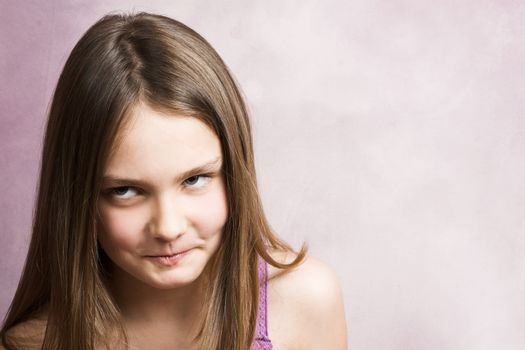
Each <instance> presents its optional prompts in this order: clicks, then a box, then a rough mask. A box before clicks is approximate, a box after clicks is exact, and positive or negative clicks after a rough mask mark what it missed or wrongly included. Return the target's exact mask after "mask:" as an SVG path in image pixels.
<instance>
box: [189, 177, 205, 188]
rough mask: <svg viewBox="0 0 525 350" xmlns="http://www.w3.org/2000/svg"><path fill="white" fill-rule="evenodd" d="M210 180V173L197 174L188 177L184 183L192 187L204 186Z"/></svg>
mask: <svg viewBox="0 0 525 350" xmlns="http://www.w3.org/2000/svg"><path fill="white" fill-rule="evenodd" d="M208 182H210V176H208V175H195V176H192V177H189V178H187V179H186V180H185V181H184V185H185V186H186V187H190V188H202V187H204V186H206V185H207V184H208Z"/></svg>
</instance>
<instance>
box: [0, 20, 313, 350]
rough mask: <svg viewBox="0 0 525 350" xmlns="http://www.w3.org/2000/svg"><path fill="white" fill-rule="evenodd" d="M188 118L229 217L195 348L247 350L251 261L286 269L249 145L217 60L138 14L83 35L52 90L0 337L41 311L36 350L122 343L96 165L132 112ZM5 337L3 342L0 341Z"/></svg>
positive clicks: (196, 42) (183, 30)
mask: <svg viewBox="0 0 525 350" xmlns="http://www.w3.org/2000/svg"><path fill="white" fill-rule="evenodd" d="M139 103H146V104H148V105H149V106H151V107H153V108H154V109H157V110H159V111H164V112H171V113H177V114H183V115H187V116H192V117H195V118H199V119H200V120H202V121H203V122H204V123H206V124H207V125H208V126H209V127H210V128H211V129H212V130H213V131H214V132H215V133H216V135H217V136H218V138H219V139H220V142H221V147H222V154H223V159H224V163H223V173H224V178H225V186H226V191H227V200H228V210H229V215H228V219H227V222H226V224H225V226H224V232H223V236H222V237H223V238H222V243H221V245H220V248H219V250H218V251H217V252H216V254H215V255H214V257H213V258H212V261H210V263H209V264H208V265H209V269H210V271H211V272H210V273H209V281H208V283H209V288H206V289H207V291H206V293H207V299H206V300H207V304H206V307H205V311H204V313H205V317H203V319H204V320H205V321H203V323H202V327H201V330H200V332H199V335H198V336H197V339H196V340H197V341H198V342H199V343H198V344H200V348H203V349H232V350H241V349H243V350H244V349H246V348H248V347H249V345H250V343H251V341H252V339H253V336H254V331H255V325H256V318H257V307H258V305H257V304H258V278H257V259H258V255H259V256H261V257H262V258H263V259H265V260H266V261H267V262H269V263H270V264H272V265H273V266H275V267H278V268H281V269H287V268H291V267H294V266H296V265H297V264H299V263H300V262H301V261H302V260H303V258H304V255H305V252H306V247H305V246H304V245H303V247H302V248H301V250H300V252H299V254H298V255H297V258H296V259H295V260H294V261H293V262H292V263H290V264H284V263H283V262H278V261H276V260H274V259H273V258H272V256H270V255H269V249H277V250H291V248H290V247H289V246H288V245H287V244H286V243H285V242H283V241H282V240H280V239H278V238H277V237H276V235H274V234H273V233H272V230H271V228H270V226H269V224H268V222H267V220H266V218H265V216H264V213H263V209H262V206H261V201H260V198H259V195H258V190H257V181H256V174H255V167H254V156H253V145H252V135H251V130H250V123H249V120H248V115H247V110H246V107H245V103H244V102H243V98H242V96H241V94H240V92H239V89H238V87H237V86H236V83H235V81H234V79H233V78H232V76H231V74H230V73H229V71H228V68H227V67H226V65H225V64H224V62H223V61H222V59H221V58H220V57H219V55H218V54H217V52H216V51H215V50H214V49H213V48H212V47H211V46H210V44H209V43H208V42H207V41H206V40H205V39H204V38H203V37H201V36H200V35H199V34H197V33H196V32H195V31H193V30H192V29H190V28H188V27H187V26H185V25H184V24H182V23H180V22H178V21H176V20H174V19H171V18H168V17H165V16H161V15H154V14H149V13H144V12H141V13H137V14H110V15H106V16H104V17H103V18H101V19H100V20H99V21H97V22H96V23H95V24H94V25H93V26H92V27H91V28H89V29H88V30H87V32H86V33H85V34H84V35H83V36H82V38H81V39H80V40H79V42H78V43H77V44H76V45H75V47H74V48H73V50H72V52H71V54H70V56H69V57H68V59H67V61H66V63H65V66H64V68H63V71H62V73H61V75H60V78H59V80H58V84H57V86H56V89H55V91H54V95H53V100H52V104H51V108H50V111H49V115H48V122H47V126H46V133H45V139H44V146H43V153H42V163H41V172H40V179H39V184H38V197H37V200H36V206H35V213H34V217H33V227H32V230H33V232H32V238H31V243H30V247H29V252H28V256H27V259H26V263H25V266H24V270H23V274H22V277H21V280H20V282H19V285H18V289H17V291H16V294H15V297H14V299H13V301H12V304H11V306H10V309H9V312H8V314H7V317H6V319H5V322H4V325H3V327H2V329H1V331H0V335H1V337H2V341H3V343H4V345H5V346H7V347H10V348H16V347H17V341H16V339H15V338H16V337H9V336H8V333H9V332H8V330H9V329H11V328H12V327H14V326H16V325H17V324H20V323H22V322H23V321H26V320H29V319H31V318H32V317H33V316H34V315H35V314H36V313H38V312H39V311H41V310H42V309H43V308H45V309H46V310H47V327H46V330H45V336H44V339H43V349H67V350H69V349H78V350H88V349H94V348H95V346H99V345H100V344H105V345H106V346H109V344H108V340H107V339H109V336H110V334H109V333H110V331H109V330H115V329H116V330H117V332H116V333H117V334H118V335H121V336H122V337H123V338H121V339H123V340H124V342H123V343H122V344H126V339H127V336H126V334H125V330H124V327H123V326H122V323H121V322H120V314H119V310H118V307H117V306H116V303H115V301H114V300H113V299H112V297H111V295H110V293H109V290H108V289H107V287H106V283H105V279H104V278H105V274H104V259H107V256H106V257H104V252H103V251H102V250H101V249H100V248H99V246H98V243H97V236H96V219H97V209H96V207H97V200H98V196H99V193H100V190H101V181H100V179H101V175H102V172H103V170H104V166H105V164H106V162H107V160H108V158H109V156H110V155H111V152H112V149H114V147H115V144H116V143H117V142H118V134H117V132H118V130H120V129H121V128H122V127H123V126H124V124H125V123H126V120H127V119H129V118H126V117H127V116H129V115H130V113H131V111H132V110H133V108H135V107H136V106H137V105H138V104H139ZM6 333H7V334H6Z"/></svg>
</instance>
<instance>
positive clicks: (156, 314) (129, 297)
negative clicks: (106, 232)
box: [110, 268, 203, 331]
mask: <svg viewBox="0 0 525 350" xmlns="http://www.w3.org/2000/svg"><path fill="white" fill-rule="evenodd" d="M201 285H202V276H201V277H199V278H198V279H197V280H195V281H194V282H192V283H191V284H189V285H185V286H181V287H178V288H175V289H167V290H165V289H158V288H154V287H151V286H149V285H148V284H146V283H144V282H142V281H140V280H138V279H136V278H135V277H133V276H131V275H129V274H128V273H126V272H124V271H122V270H120V269H119V268H114V270H113V274H112V281H111V284H110V289H111V291H112V293H113V295H114V297H115V300H116V301H117V304H118V306H119V308H120V311H121V316H122V319H123V321H124V323H125V324H128V325H148V324H151V325H153V324H156V325H158V324H164V325H170V326H171V327H176V329H179V330H181V331H190V330H191V329H193V330H196V328H195V327H197V326H198V324H197V323H198V321H199V319H200V313H201V312H202V306H203V303H202V299H203V295H202V288H200V286H201Z"/></svg>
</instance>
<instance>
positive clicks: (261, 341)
mask: <svg viewBox="0 0 525 350" xmlns="http://www.w3.org/2000/svg"><path fill="white" fill-rule="evenodd" d="M267 293H268V263H267V262H266V261H265V260H264V259H262V258H259V312H258V315H257V325H256V327H255V339H254V341H253V343H252V346H251V348H250V350H272V349H273V347H272V342H271V340H270V338H268V322H267V317H266V314H267V311H268V305H267V300H266V295H267Z"/></svg>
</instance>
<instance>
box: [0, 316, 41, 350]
mask: <svg viewBox="0 0 525 350" xmlns="http://www.w3.org/2000/svg"><path fill="white" fill-rule="evenodd" d="M46 325H47V313H46V312H45V311H43V312H40V313H37V314H36V315H35V316H33V317H31V318H30V319H28V320H26V321H23V322H21V323H19V324H17V325H15V326H14V327H12V328H10V329H8V330H7V332H6V339H7V341H8V344H10V345H11V344H12V345H15V346H16V349H23V350H32V349H40V348H41V347H42V342H43V340H44V335H45V333H46ZM4 346H5V345H4V344H2V345H0V349H1V350H3V349H5V347H4Z"/></svg>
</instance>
